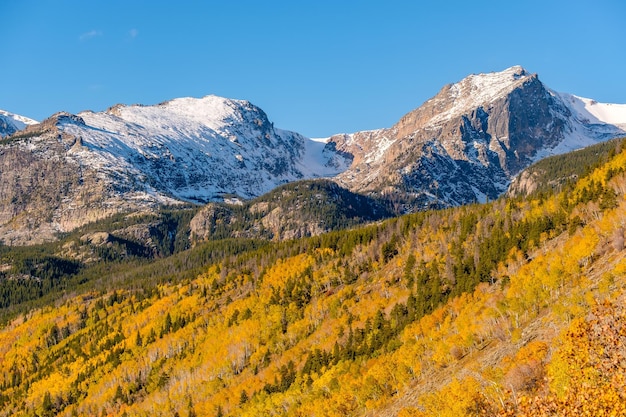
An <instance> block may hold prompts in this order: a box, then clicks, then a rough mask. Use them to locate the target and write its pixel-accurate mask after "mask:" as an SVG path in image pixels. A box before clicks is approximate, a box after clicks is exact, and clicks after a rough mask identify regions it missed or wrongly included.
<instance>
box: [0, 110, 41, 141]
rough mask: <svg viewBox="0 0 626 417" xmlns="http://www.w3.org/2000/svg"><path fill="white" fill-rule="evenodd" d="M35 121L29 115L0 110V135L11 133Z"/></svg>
mask: <svg viewBox="0 0 626 417" xmlns="http://www.w3.org/2000/svg"><path fill="white" fill-rule="evenodd" d="M37 123H38V122H37V121H36V120H33V119H31V118H29V117H25V116H20V115H19V114H14V113H9V112H8V111H5V110H0V137H4V136H8V135H11V134H13V133H15V132H17V131H19V130H22V129H24V128H25V127H27V126H30V125H34V124H37Z"/></svg>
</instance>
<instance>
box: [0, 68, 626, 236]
mask: <svg viewBox="0 0 626 417" xmlns="http://www.w3.org/2000/svg"><path fill="white" fill-rule="evenodd" d="M603 120H609V121H611V122H612V123H614V124H611V123H605V122H604V121H603ZM622 121H623V122H624V123H625V124H626V105H611V104H602V103H596V102H594V101H593V100H589V99H583V98H579V97H577V96H573V95H570V94H561V93H556V92H554V91H552V90H550V89H549V88H547V87H546V86H545V85H543V83H542V82H541V81H540V80H539V78H538V76H537V74H531V73H529V72H528V71H526V70H525V69H524V68H522V67H520V66H515V67H511V68H508V69H506V70H504V71H501V72H496V73H489V74H476V75H470V76H468V77H466V78H464V79H463V80H461V81H459V82H457V83H454V84H449V85H447V86H444V87H443V88H442V89H441V91H440V92H439V93H438V94H437V95H435V96H434V97H433V98H431V99H429V100H427V101H426V102H425V103H424V104H423V105H421V106H420V107H418V108H416V109H414V110H412V111H411V112H409V113H407V114H406V115H404V116H403V117H401V118H400V119H399V121H398V122H397V123H396V124H394V125H393V126H392V127H390V128H383V129H378V130H371V131H364V132H356V133H352V134H342V135H335V136H332V137H331V138H327V139H326V140H325V141H322V140H311V139H308V138H305V137H304V136H302V135H299V134H298V133H295V132H289V131H285V130H281V129H278V128H275V127H274V125H273V123H272V122H270V120H269V119H268V117H267V115H266V114H265V112H263V110H261V109H260V108H258V107H256V106H254V105H253V104H251V103H250V102H248V101H245V100H232V99H226V98H222V97H217V96H205V97H203V98H190V97H186V98H178V99H172V100H169V101H166V102H163V103H160V104H157V105H153V106H143V105H131V106H126V105H115V106H112V107H110V108H109V109H107V110H106V111H104V112H93V111H84V112H81V113H78V114H77V115H71V114H69V113H64V112H61V113H57V114H55V115H53V116H52V117H50V118H49V119H47V120H45V121H43V122H42V123H40V124H36V125H29V126H26V127H25V129H24V130H22V131H17V132H15V133H13V134H12V135H11V136H8V137H7V138H6V139H4V140H2V142H0V143H1V146H2V148H1V149H0V176H2V178H1V179H2V181H0V233H2V235H3V236H4V239H3V240H4V241H5V243H9V244H20V243H21V244H24V243H28V242H33V239H35V240H34V241H46V240H51V239H54V238H55V234H57V233H59V232H66V231H69V230H73V228H76V227H78V226H80V225H82V224H85V223H86V222H89V221H94V220H97V219H101V218H104V217H107V216H109V215H111V214H114V213H119V212H132V211H140V212H143V211H153V210H154V209H155V208H156V207H159V206H163V205H176V204H183V203H189V202H192V203H195V204H200V205H201V204H205V203H207V202H212V201H229V202H241V201H244V200H250V199H252V198H254V197H257V196H259V195H262V194H264V193H267V192H268V191H270V190H272V189H274V188H275V187H277V186H280V185H281V184H285V183H288V182H293V181H298V180H303V179H312V178H332V179H333V181H336V182H337V183H338V184H339V185H341V186H342V187H344V188H346V189H348V190H350V192H352V193H357V194H363V195H365V196H367V197H371V198H374V199H376V200H386V201H387V205H388V206H389V207H393V209H394V211H395V213H409V212H414V211H417V210H423V209H425V208H429V207H450V206H456V205H463V204H468V203H473V202H484V201H487V200H491V199H495V198H497V197H498V196H500V195H502V194H503V193H504V192H505V191H506V189H507V187H508V185H509V183H510V181H511V180H512V179H513V177H514V176H515V175H517V174H518V173H519V172H520V171H521V170H523V169H524V168H525V167H527V166H528V165H530V164H531V163H532V162H534V161H536V160H538V159H540V158H542V157H545V156H548V155H550V154H554V153H562V152H566V151H568V150H572V149H577V148H580V147H583V146H587V145H590V144H593V143H596V142H598V141H604V140H607V139H610V138H613V137H617V136H621V135H623V134H624V130H622V129H621V128H620V127H619V126H622V123H621V122H622ZM49 161H55V162H54V165H52V164H51V163H50V162H49Z"/></svg>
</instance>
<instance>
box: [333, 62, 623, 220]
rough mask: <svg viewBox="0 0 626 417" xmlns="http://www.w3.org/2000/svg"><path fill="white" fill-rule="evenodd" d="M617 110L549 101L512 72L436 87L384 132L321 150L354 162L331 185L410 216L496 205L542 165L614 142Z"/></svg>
mask: <svg viewBox="0 0 626 417" xmlns="http://www.w3.org/2000/svg"><path fill="white" fill-rule="evenodd" d="M624 109H626V106H623V105H608V104H599V103H594V102H593V101H590V100H587V99H580V98H577V97H575V96H571V95H567V94H559V93H555V92H553V91H551V90H550V89H548V88H547V87H546V86H544V85H543V84H542V83H541V81H539V78H538V76H537V75H536V74H530V73H528V72H527V71H526V70H524V69H523V68H521V67H512V68H509V69H507V70H505V71H502V72H498V73H490V74H479V75H470V76H469V77H467V78H465V79H463V80H462V81H460V82H458V83H456V84H451V85H448V86H445V87H444V88H443V89H442V90H441V91H440V92H439V93H438V94H437V95H436V96H435V97H433V98H431V99H430V100H428V101H426V102H425V103H424V104H423V105H422V106H420V107H419V108H417V109H415V110H413V111H411V112H409V113H408V114H406V115H405V116H404V117H402V119H400V121H399V122H398V123H397V124H396V125H394V126H393V127H392V128H390V129H383V130H378V131H370V132H359V133H355V134H351V135H337V136H333V137H331V138H330V139H329V142H330V143H333V144H334V146H335V148H336V149H337V150H340V151H343V152H347V153H351V154H352V155H354V162H353V164H352V166H351V167H350V169H348V170H347V171H345V172H343V173H341V174H339V175H338V176H337V180H338V181H339V183H340V184H342V185H344V186H346V187H347V188H349V189H351V190H353V191H355V192H361V193H373V194H376V195H394V197H395V198H396V199H398V200H399V201H400V203H401V204H402V209H403V211H414V210H416V209H420V208H421V207H424V206H429V205H435V206H456V205H461V204H467V203H470V202H473V201H485V200H486V199H488V198H489V199H493V198H496V197H498V196H499V195H500V194H501V193H503V192H504V191H505V190H506V187H507V185H508V183H509V181H510V180H511V178H512V177H513V176H514V175H515V174H517V173H518V172H520V171H521V170H522V169H524V168H525V167H527V166H528V165H530V164H531V163H532V162H534V161H536V160H538V159H540V158H542V157H545V156H548V155H551V154H558V153H563V152H567V151H569V150H573V149H578V148H581V147H584V146H588V145H591V144H593V143H597V142H599V141H603V140H607V139H610V138H614V137H618V136H621V135H623V134H624V130H622V129H621V128H620V127H619V126H622V127H623V124H624V123H626V112H625V111H624Z"/></svg>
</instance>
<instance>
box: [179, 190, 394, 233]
mask: <svg viewBox="0 0 626 417" xmlns="http://www.w3.org/2000/svg"><path fill="white" fill-rule="evenodd" d="M391 215H392V213H391V212H390V211H389V210H388V209H387V208H385V207H384V205H383V204H381V202H379V201H376V200H374V199H372V198H370V197H365V196H361V195H358V194H354V193H351V192H350V191H348V190H346V189H344V188H342V187H340V186H338V185H337V184H336V183H334V182H332V181H330V180H310V181H297V182H294V183H291V184H286V185H282V186H280V187H278V188H276V189H274V190H273V191H271V192H269V193H267V194H264V195H263V196H261V197H258V198H256V199H254V200H251V201H249V202H246V203H244V204H242V205H240V206H233V205H224V204H220V203H209V204H207V205H206V206H205V207H203V208H202V209H201V210H200V211H199V212H198V214H197V215H196V216H195V217H194V218H193V219H192V220H191V224H190V230H191V240H192V241H196V242H197V241H199V240H204V239H210V240H214V239H219V238H227V237H247V238H266V239H273V240H286V239H295V238H301V237H307V236H316V235H319V234H322V233H325V232H330V231H333V230H339V229H344V228H347V227H350V226H356V225H359V224H363V223H366V222H372V221H376V220H381V219H384V218H388V217H391Z"/></svg>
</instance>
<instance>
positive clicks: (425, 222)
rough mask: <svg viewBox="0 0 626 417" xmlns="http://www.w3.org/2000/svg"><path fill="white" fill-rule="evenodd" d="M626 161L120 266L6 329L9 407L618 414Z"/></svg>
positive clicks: (35, 410)
mask: <svg viewBox="0 0 626 417" xmlns="http://www.w3.org/2000/svg"><path fill="white" fill-rule="evenodd" d="M625 167H626V151H621V149H618V150H617V151H616V152H613V153H611V155H610V157H609V158H608V159H607V161H606V162H605V163H603V164H600V165H599V166H597V167H596V168H595V169H593V170H591V171H590V172H589V173H588V174H587V175H585V176H583V177H581V178H580V179H578V180H577V181H576V182H570V183H569V184H567V185H565V186H564V187H563V188H562V189H561V190H560V191H559V192H552V193H548V192H543V193H541V194H536V195H534V196H531V197H528V198H522V197H517V198H514V199H501V200H498V201H495V202H491V203H488V204H485V205H472V206H466V207H461V208H457V209H450V210H445V211H430V212H425V213H418V214H412V215H408V216H403V217H399V218H395V219H391V220H387V221H385V222H382V223H379V224H375V225H370V226H366V227H361V228H358V229H354V230H350V231H344V232H331V233H327V234H324V235H321V236H317V237H313V238H307V239H302V240H294V241H289V242H281V243H272V244H269V243H265V244H252V243H250V244H246V245H243V244H242V246H240V247H239V249H240V250H232V251H225V252H223V256H219V257H218V256H213V257H207V258H206V259H207V262H206V264H203V265H202V267H201V268H199V269H198V270H197V272H196V270H195V269H186V267H185V263H184V262H183V261H182V260H183V258H181V257H172V258H171V259H170V258H167V259H164V260H160V261H158V263H157V264H155V265H158V267H155V266H154V265H134V266H133V267H132V268H131V267H130V266H129V271H127V273H126V275H124V279H121V278H119V276H120V275H119V274H120V272H119V270H115V274H116V275H115V277H116V278H115V279H113V278H111V280H110V285H106V284H102V285H100V286H93V285H92V286H85V287H84V289H83V290H81V289H80V288H82V287H78V288H79V289H78V290H75V291H74V292H72V293H68V294H65V295H64V296H62V297H57V298H56V300H55V301H54V303H53V304H52V305H49V306H46V307H43V308H34V309H31V310H30V311H28V312H27V313H26V314H23V315H19V316H18V317H15V318H13V319H12V320H11V321H10V322H9V323H8V324H6V325H5V326H4V327H3V328H2V329H1V330H0V410H2V411H0V416H35V415H37V416H52V415H62V416H73V415H90V416H180V417H186V416H274V415H275V416H278V415H280V416H283V415H284V416H346V415H355V416H362V415H368V416H374V415H376V416H386V415H388V416H403V417H407V416H430V415H437V416H463V415H467V416H472V415H492V416H513V415H528V416H540V415H575V414H581V415H611V413H613V415H623V414H624V412H625V411H624V409H623V407H624V404H626V398H624V392H625V390H624V388H626V381H625V371H626V369H625V368H626V366H625V365H624V364H625V363H626V311H625V310H624V307H623V306H624V297H626V294H625V292H624V289H625V288H626V250H625V244H624V228H625V227H626V198H625V195H626V174H625V172H624V171H625ZM212 247H216V246H212ZM197 250H198V249H197ZM141 271H150V272H149V273H148V272H144V273H142V272H141ZM171 271H179V272H177V273H174V274H172V273H171ZM185 271H186V272H185ZM189 271H192V272H189ZM111 273H112V274H113V272H111ZM102 274H104V275H103V276H104V278H106V277H107V275H106V274H107V272H106V270H102ZM112 276H113V275H111V277H112ZM101 282H102V283H106V282H107V280H106V279H103V280H102V281H101ZM620 407H621V408H620ZM603 413H604V414H603Z"/></svg>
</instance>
